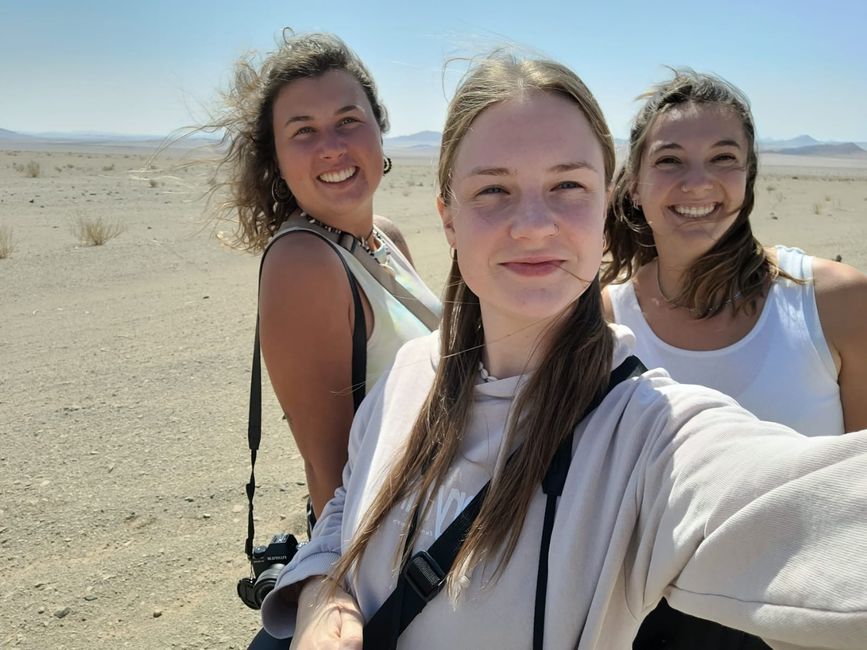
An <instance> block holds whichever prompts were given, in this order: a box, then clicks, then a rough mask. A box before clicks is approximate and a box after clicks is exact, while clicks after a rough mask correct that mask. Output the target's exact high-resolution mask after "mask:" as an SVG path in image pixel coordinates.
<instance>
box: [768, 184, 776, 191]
mask: <svg viewBox="0 0 867 650" xmlns="http://www.w3.org/2000/svg"><path fill="white" fill-rule="evenodd" d="M775 189H777V186H776V185H774V184H773V183H769V184H768V193H769V194H770V193H771V192H773V191H774V190H775Z"/></svg>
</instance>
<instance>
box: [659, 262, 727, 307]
mask: <svg viewBox="0 0 867 650" xmlns="http://www.w3.org/2000/svg"><path fill="white" fill-rule="evenodd" d="M656 290H657V291H659V295H660V296H662V299H663V300H664V301H665V302H666V303H667V304H668V306H669V307H671V308H673V309H678V308H680V307H683V308H684V309H686V310H687V311H688V312H689V313H690V314H697V313H699V312H700V311H701V310H700V309H698V307H686V306H685V305H678V304H677V303H676V302H674V301H673V300H672V299H671V298H669V297H668V296H666V295H665V292H664V291H663V290H662V283H661V282H660V281H659V259H657V260H656ZM740 299H741V292H740V291H738V292H737V293H736V294H735V295H734V297H733V298H729V299H728V300H726V301H725V302H724V303H723V304H722V305H720V308H719V310H720V311H722V310H723V309H725V308H726V307H728V306H729V305H730V304H732V303H733V302H734V301H735V300H740Z"/></svg>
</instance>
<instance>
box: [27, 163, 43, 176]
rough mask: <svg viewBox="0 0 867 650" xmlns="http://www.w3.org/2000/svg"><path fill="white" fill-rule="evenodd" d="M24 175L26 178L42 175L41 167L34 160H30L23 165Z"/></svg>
mask: <svg viewBox="0 0 867 650" xmlns="http://www.w3.org/2000/svg"><path fill="white" fill-rule="evenodd" d="M24 175H25V176H27V177H28V178H38V177H39V176H41V175H42V167H40V166H39V163H38V162H36V161H35V160H31V161H29V162H28V163H27V164H26V165H24Z"/></svg>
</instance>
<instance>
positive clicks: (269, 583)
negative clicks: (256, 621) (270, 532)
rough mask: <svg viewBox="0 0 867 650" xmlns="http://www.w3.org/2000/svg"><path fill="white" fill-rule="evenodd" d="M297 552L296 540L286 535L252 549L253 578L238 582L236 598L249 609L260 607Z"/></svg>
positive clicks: (282, 534)
mask: <svg viewBox="0 0 867 650" xmlns="http://www.w3.org/2000/svg"><path fill="white" fill-rule="evenodd" d="M297 552H298V540H297V539H295V536H294V535H289V534H287V533H278V534H277V535H274V537H273V538H272V539H271V543H270V544H268V546H255V547H253V556H252V558H251V560H250V564H251V566H252V569H253V576H252V577H251V578H241V579H240V580H238V596H239V597H240V598H241V601H242V602H243V603H244V604H245V605H246V606H247V607H249V608H251V609H259V608H260V607H262V601H263V600H265V596H267V595H268V594H269V593H270V592H271V590H272V589H273V588H274V585H275V584H276V582H277V576H279V575H280V571H281V570H282V569H283V567H284V566H286V564H288V563H289V562H290V561H291V560H292V558H293V557H294V556H295V553H297Z"/></svg>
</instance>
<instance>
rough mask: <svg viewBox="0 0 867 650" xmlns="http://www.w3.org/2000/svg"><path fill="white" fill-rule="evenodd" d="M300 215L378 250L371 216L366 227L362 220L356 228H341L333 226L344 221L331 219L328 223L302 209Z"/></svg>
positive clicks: (326, 220) (377, 241)
mask: <svg viewBox="0 0 867 650" xmlns="http://www.w3.org/2000/svg"><path fill="white" fill-rule="evenodd" d="M301 215H303V216H304V217H307V218H311V219H314V220H316V221H318V222H319V223H320V224H322V225H324V226H326V227H328V228H330V229H333V230H339V231H340V232H344V233H348V234H350V235H352V236H353V237H355V238H356V239H357V240H358V241H360V242H363V243H364V244H365V245H367V247H368V248H370V249H371V250H376V249H377V248H379V240H378V239H377V238H376V237H374V235H373V215H372V214H371V216H370V223H369V225H367V224H366V223H365V222H364V221H363V220H362V221H360V222H359V224H358V225H357V226H349V227H341V226H336V225H334V224H335V222H337V221H344V220H336V219H332V220H330V221H329V220H328V219H320V218H319V217H318V216H316V215H315V214H311V213H309V212H307V211H306V210H304V209H302V210H301ZM363 227H364V228H366V230H362V228H363Z"/></svg>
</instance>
